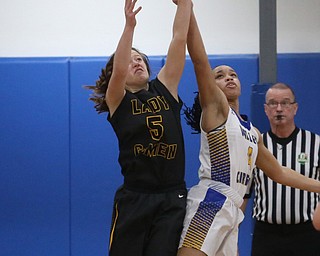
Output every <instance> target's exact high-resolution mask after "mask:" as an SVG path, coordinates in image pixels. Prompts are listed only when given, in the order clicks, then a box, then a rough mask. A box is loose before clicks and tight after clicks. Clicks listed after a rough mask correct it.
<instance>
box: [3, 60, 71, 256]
mask: <svg viewBox="0 0 320 256" xmlns="http://www.w3.org/2000/svg"><path fill="white" fill-rule="evenodd" d="M68 75H69V74H68V60H67V59H65V58H57V59H55V58H52V59H33V58H30V59H28V58H27V59H0V95H1V112H0V113H1V114H0V115H1V116H0V119H1V122H0V134H1V144H0V145H1V146H0V154H1V161H0V170H1V171H0V209H1V210H0V237H1V239H0V254H1V255H2V256H13V255H14V256H20V255H21V256H22V255H26V256H27V255H30V256H31V255H32V256H43V255H48V256H50V255H52V256H56V255H68V254H69V250H70V243H69V203H70V201H69V199H70V198H69V92H68V90H69V89H68V88H69V85H68Z"/></svg>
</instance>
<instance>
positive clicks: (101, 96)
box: [84, 47, 151, 114]
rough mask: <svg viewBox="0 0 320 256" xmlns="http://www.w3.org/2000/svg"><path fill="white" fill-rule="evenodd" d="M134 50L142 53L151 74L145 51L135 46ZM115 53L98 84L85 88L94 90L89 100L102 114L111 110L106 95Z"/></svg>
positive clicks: (102, 72) (102, 71) (103, 70)
mask: <svg viewBox="0 0 320 256" xmlns="http://www.w3.org/2000/svg"><path fill="white" fill-rule="evenodd" d="M132 50H134V51H136V52H137V53H138V54H140V55H141V57H142V59H143V61H144V63H145V64H146V66H147V71H148V73H149V76H150V74H151V69H150V64H149V59H148V56H147V55H145V54H144V53H142V52H140V51H139V50H138V49H136V48H134V47H132ZM114 55H115V53H113V54H112V55H111V56H110V58H109V60H108V62H107V64H106V66H105V68H103V69H102V70H101V74H100V76H99V80H97V81H96V85H87V86H84V88H86V89H89V90H92V91H93V93H92V94H91V95H90V98H89V100H91V101H93V102H94V103H95V105H94V108H95V109H96V111H97V112H98V114H100V113H102V112H109V107H108V105H107V103H106V101H105V97H106V91H107V89H108V85H109V81H110V78H111V75H112V71H113V62H114Z"/></svg>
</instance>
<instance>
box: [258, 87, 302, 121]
mask: <svg viewBox="0 0 320 256" xmlns="http://www.w3.org/2000/svg"><path fill="white" fill-rule="evenodd" d="M264 110H265V113H266V115H267V117H268V119H269V121H270V123H271V124H274V125H279V124H287V123H293V122H294V116H295V115H296V113H297V110H298V104H297V103H296V102H295V99H294V96H293V94H292V92H291V90H290V89H276V88H273V89H270V90H268V92H267V95H266V103H265V105H264Z"/></svg>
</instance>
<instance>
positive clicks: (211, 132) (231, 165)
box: [178, 12, 320, 256]
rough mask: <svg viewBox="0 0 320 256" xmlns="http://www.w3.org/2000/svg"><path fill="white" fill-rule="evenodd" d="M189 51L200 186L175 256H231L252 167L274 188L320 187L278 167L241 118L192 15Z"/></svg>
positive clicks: (232, 81) (233, 87) (235, 91)
mask: <svg viewBox="0 0 320 256" xmlns="http://www.w3.org/2000/svg"><path fill="white" fill-rule="evenodd" d="M187 46H188V50H189V54H190V57H191V59H192V62H193V65H194V70H195V74H196V77H197V83H198V88H199V102H200V105H201V108H199V107H196V106H194V107H195V108H194V109H192V110H191V111H190V113H192V114H196V111H197V110H201V109H202V114H201V120H200V121H199V122H200V127H201V128H200V129H201V148H200V154H199V158H200V163H201V165H200V168H199V171H198V172H199V178H200V181H199V183H198V184H197V185H196V186H194V187H192V188H191V189H190V191H189V192H188V200H187V213H186V217H185V220H184V229H183V232H182V235H181V239H180V245H179V251H178V256H203V255H208V256H216V255H226V256H234V255H237V242H238V226H239V224H240V223H241V221H242V220H243V217H244V216H243V212H242V210H241V209H240V207H241V205H242V203H243V196H244V195H245V193H246V191H247V188H248V186H249V181H250V179H251V176H252V170H253V168H254V167H255V166H258V167H259V168H261V169H262V170H264V171H265V173H266V174H267V175H268V176H269V177H271V178H272V179H273V180H275V181H277V182H280V183H283V184H287V185H290V186H295V187H299V188H301V189H305V190H310V191H315V192H319V191H320V182H318V181H315V180H314V179H309V178H306V177H304V176H302V175H300V174H297V173H295V172H294V171H292V170H291V169H288V168H283V167H281V166H280V165H279V163H278V162H277V160H276V159H275V158H274V156H273V155H272V154H271V153H270V152H269V151H268V150H267V149H266V148H265V147H264V145H263V142H262V140H261V134H260V132H259V131H258V130H257V129H256V128H255V127H253V126H252V124H251V123H250V122H249V121H248V120H245V119H244V118H243V117H241V116H240V114H239V95H240V91H241V86H240V81H239V79H238V75H237V73H236V72H235V71H234V70H233V69H232V68H231V67H229V66H218V67H216V68H215V69H213V70H211V67H210V63H209V60H208V58H207V54H206V52H205V47H204V44H203V41H202V38H201V34H200V31H199V28H198V26H197V22H196V19H195V16H194V13H193V12H192V14H191V20H190V27H189V33H188V40H187ZM196 102H197V101H196ZM190 113H189V114H190ZM191 116H192V115H191ZM191 116H189V117H191ZM189 121H190V122H191V123H192V118H191V119H190V120H189Z"/></svg>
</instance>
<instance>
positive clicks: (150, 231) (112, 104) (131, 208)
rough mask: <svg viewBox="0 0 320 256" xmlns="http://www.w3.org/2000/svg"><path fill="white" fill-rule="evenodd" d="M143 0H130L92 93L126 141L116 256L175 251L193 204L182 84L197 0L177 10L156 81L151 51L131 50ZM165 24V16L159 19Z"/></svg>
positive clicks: (179, 0)
mask: <svg viewBox="0 0 320 256" xmlns="http://www.w3.org/2000/svg"><path fill="white" fill-rule="evenodd" d="M136 2H137V0H125V8H124V10H125V17H126V22H125V27H124V30H123V33H122V36H121V38H120V41H119V43H118V46H117V49H116V51H115V53H114V54H113V55H112V56H111V58H110V59H109V61H108V63H107V64H106V68H105V69H103V71H102V74H101V75H100V79H99V80H98V81H97V82H96V85H95V86H88V88H89V89H92V90H93V93H94V94H93V96H92V97H91V100H93V101H94V102H95V108H96V110H97V111H98V113H101V112H108V121H109V122H110V123H111V125H112V127H113V129H114V132H115V133H116V136H117V138H118V141H119V163H120V166H121V172H122V175H123V177H124V183H123V185H122V186H121V187H120V188H119V189H118V190H117V192H116V195H115V199H114V209H113V219H112V230H111V232H110V247H109V255H110V256H126V255H128V256H129V255H130V256H151V255H152V256H175V255H176V253H177V249H178V243H179V238H180V233H181V230H182V225H183V219H184V215H185V207H186V193H187V190H186V185H185V181H184V174H185V153H184V142H183V134H182V128H181V123H180V110H181V108H182V105H183V103H182V101H181V99H180V98H179V96H178V84H179V81H180V78H181V76H182V72H183V69H184V63H185V57H186V40H187V33H188V28H189V21H190V14H191V6H192V2H191V0H173V2H174V4H175V5H176V8H177V9H176V14H175V19H174V24H173V37H172V41H171V43H170V46H169V49H168V54H167V59H166V63H165V64H164V66H163V67H162V69H161V70H160V72H159V73H158V75H157V77H156V78H155V79H154V80H152V81H149V78H150V67H149V64H148V59H147V56H145V55H144V54H142V53H141V52H139V51H138V50H137V49H135V48H133V47H132V42H133V34H134V30H135V27H136V15H137V14H138V13H139V12H140V10H141V9H142V7H138V8H136V7H135V4H136ZM158 22H159V21H158Z"/></svg>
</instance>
